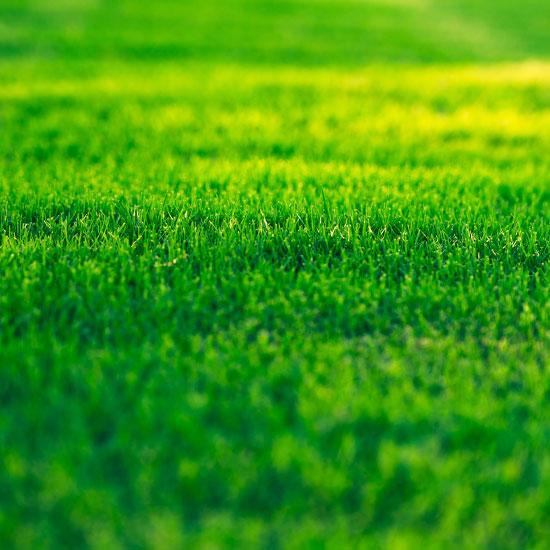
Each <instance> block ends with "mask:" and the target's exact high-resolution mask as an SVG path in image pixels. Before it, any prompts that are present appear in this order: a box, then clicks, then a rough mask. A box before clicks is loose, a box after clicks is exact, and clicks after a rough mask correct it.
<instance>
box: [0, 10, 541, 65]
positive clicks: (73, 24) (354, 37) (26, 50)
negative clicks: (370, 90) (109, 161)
mask: <svg viewBox="0 0 550 550" xmlns="http://www.w3.org/2000/svg"><path fill="white" fill-rule="evenodd" d="M549 28H550V3H549V2H547V1H545V0H524V1H522V2H518V1H516V0H503V1H500V2H493V1H489V0H484V1H479V0H370V1H369V0H338V1H334V0H229V1H226V0H185V1H181V2H178V1H176V0H161V1H155V2H144V1H130V0H117V1H100V0H72V1H70V0H54V1H49V0H22V1H20V0H3V2H1V3H0V55H1V56H2V58H4V59H6V58H7V59H10V58H11V59H17V60H21V59H36V60H45V59H60V60H64V61H68V60H75V59H113V58H124V59H130V60H131V59H133V60H135V59H140V60H144V59H149V60H175V59H177V60H198V61H223V62H235V63H268V64H280V63H285V64H294V65H363V64H366V63H375V62H407V63H450V62H452V63H464V62H495V61H511V60H519V59H526V58H541V57H547V56H548V55H549V54H550V40H548V29H549Z"/></svg>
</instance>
